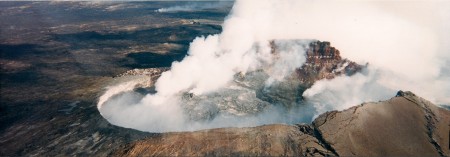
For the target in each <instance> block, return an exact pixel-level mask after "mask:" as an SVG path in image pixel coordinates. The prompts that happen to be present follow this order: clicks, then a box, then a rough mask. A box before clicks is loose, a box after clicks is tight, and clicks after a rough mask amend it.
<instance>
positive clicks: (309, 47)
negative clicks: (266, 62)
mask: <svg viewBox="0 0 450 157" xmlns="http://www.w3.org/2000/svg"><path fill="white" fill-rule="evenodd" d="M270 43H271V48H272V51H271V52H272V57H273V58H274V60H277V59H278V58H277V57H278V56H279V53H280V52H281V51H284V49H285V48H284V47H285V46H286V44H289V45H291V46H292V45H295V46H304V47H305V49H306V50H305V51H306V53H305V58H306V62H305V64H304V65H303V66H301V67H299V68H297V69H296V70H294V71H292V73H291V74H287V76H286V78H285V79H283V80H281V81H275V82H274V83H272V84H271V85H270V86H268V85H266V84H267V80H268V79H269V77H270V76H269V73H270V72H271V68H270V66H269V67H266V68H262V69H259V70H255V71H249V72H246V73H242V72H241V73H237V74H236V75H235V77H234V80H233V81H232V82H230V83H229V85H227V86H225V87H223V88H221V89H220V90H218V91H215V92H211V93H208V94H203V95H195V94H193V93H189V92H186V93H184V96H183V97H182V104H183V105H182V107H183V109H184V111H185V112H186V114H187V115H188V116H189V117H190V119H191V120H192V121H209V120H214V119H217V118H218V117H223V116H227V117H228V116H233V117H242V118H245V117H246V116H252V115H258V114H260V113H262V112H271V111H270V110H272V109H273V108H274V106H275V108H281V109H285V110H293V108H295V109H296V110H306V109H304V108H302V107H304V106H305V105H304V104H303V102H302V101H303V98H302V94H303V92H304V91H305V90H306V89H308V88H310V87H311V86H312V84H313V83H314V82H316V81H318V80H321V79H332V78H334V77H336V76H339V75H348V76H349V75H352V74H354V73H356V72H358V71H361V69H362V68H363V66H361V65H359V64H356V63H355V62H351V61H349V60H347V59H342V57H341V56H340V53H339V50H337V49H336V48H334V47H332V46H331V44H330V42H326V41H324V42H322V41H309V40H274V41H271V42H270ZM299 53H300V52H299ZM166 70H168V68H148V69H134V70H129V71H127V72H125V73H123V74H120V75H119V78H120V77H127V76H144V77H146V78H147V79H148V80H149V81H147V82H142V83H139V84H138V85H137V87H136V89H138V88H139V89H140V90H134V91H130V92H131V93H135V92H140V93H143V92H144V93H143V94H145V91H147V93H152V92H155V91H154V90H153V83H154V82H156V80H157V78H158V77H159V76H160V75H161V73H162V72H164V71H166ZM142 85H144V86H142ZM143 88H144V89H143ZM145 88H146V89H145ZM105 102H106V101H105ZM100 105H102V104H100ZM102 106H103V105H102ZM106 107H108V105H106ZM101 112H102V113H103V114H105V115H107V117H108V116H113V115H114V114H113V113H109V111H108V110H101ZM107 112H108V113H107ZM303 115H304V116H305V117H306V114H303ZM294 119H302V117H301V116H298V117H296V118H294ZM276 121H278V122H282V123H291V122H287V121H284V120H282V119H279V120H276ZM308 121H309V120H308Z"/></svg>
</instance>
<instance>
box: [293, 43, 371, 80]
mask: <svg viewBox="0 0 450 157" xmlns="http://www.w3.org/2000/svg"><path fill="white" fill-rule="evenodd" d="M306 58H307V59H306V63H305V64H304V65H303V66H302V67H300V68H299V69H297V71H296V72H297V75H298V78H299V79H300V80H301V81H302V82H303V83H305V84H307V85H309V86H310V85H312V84H313V83H314V82H315V81H317V80H321V79H332V78H334V77H336V76H338V75H342V74H344V75H353V74H354V73H356V72H358V71H360V70H361V69H362V66H361V65H358V64H356V63H355V62H352V61H349V60H347V59H342V57H341V55H340V53H339V50H338V49H336V48H334V47H332V46H331V44H330V42H327V41H323V42H321V41H315V42H311V43H310V44H309V47H308V49H307V51H306Z"/></svg>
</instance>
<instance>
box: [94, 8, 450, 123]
mask: <svg viewBox="0 0 450 157" xmlns="http://www.w3.org/2000/svg"><path fill="white" fill-rule="evenodd" d="M449 23H450V2H448V1H337V0H336V1H331V0H329V1H325V0H318V1H310V0H298V1H294V0H278V1H273V0H238V1H236V2H235V4H234V6H233V9H232V11H231V13H230V15H229V16H228V17H227V18H226V20H225V21H224V24H223V32H222V33H221V34H218V35H210V36H207V37H199V38H197V39H195V40H194V41H193V42H192V43H191V45H190V48H189V52H188V56H186V58H184V59H183V60H182V61H181V62H174V63H173V64H172V67H171V70H170V71H168V72H165V73H163V74H162V76H161V77H160V78H159V79H158V81H157V83H156V91H157V92H156V94H149V95H145V96H136V95H134V94H130V93H128V94H122V95H116V96H113V97H111V98H110V99H109V100H108V101H107V102H106V105H108V106H114V107H113V109H114V110H115V111H105V110H108V109H106V107H102V109H101V110H100V112H102V115H104V116H105V113H108V116H109V117H108V116H105V117H106V118H107V119H108V120H109V121H110V122H111V123H113V124H116V125H121V126H125V127H132V128H136V129H140V130H146V131H157V132H159V131H181V130H196V129H203V128H211V127H225V126H252V125H259V124H267V123H272V122H280V119H281V118H280V116H278V115H281V114H283V113H280V112H277V111H278V110H279V109H274V110H269V111H274V112H267V113H265V114H260V115H258V116H255V117H251V118H249V119H247V120H243V119H235V118H226V117H225V118H224V117H222V118H217V119H214V120H212V121H210V122H205V123H200V122H199V124H193V123H186V122H187V121H186V117H185V115H183V113H182V111H181V109H180V105H182V104H180V98H181V95H182V93H184V92H189V93H194V94H195V95H207V94H209V93H212V92H214V91H217V90H219V89H221V88H224V87H226V86H227V85H229V83H230V81H231V80H232V79H233V76H234V75H235V74H236V73H239V72H243V73H245V72H248V71H253V70H256V69H260V68H262V67H267V66H269V67H271V68H272V70H268V71H269V72H268V74H269V75H270V76H269V79H268V80H267V82H266V83H267V85H270V84H271V83H272V82H273V81H279V80H282V79H284V78H285V77H286V76H287V75H289V73H291V72H292V71H293V70H294V69H295V68H298V67H299V66H301V65H302V64H303V63H304V60H305V59H304V49H303V48H301V47H297V48H296V47H295V46H294V45H295V44H294V45H292V44H287V45H285V46H286V47H285V48H282V49H281V50H284V51H282V53H281V54H280V55H279V57H280V58H278V59H274V58H273V57H271V56H272V54H271V52H270V45H269V43H268V41H269V40H272V39H320V40H326V41H331V43H332V45H333V46H334V47H336V48H338V49H339V50H340V51H341V55H342V56H343V57H346V58H349V59H350V60H352V61H356V62H358V63H362V64H364V63H366V62H368V63H369V67H368V68H367V69H366V71H364V72H363V73H361V74H356V75H354V76H351V77H348V76H341V77H338V78H335V79H333V80H323V81H319V82H316V83H315V84H314V85H313V87H311V88H310V89H308V90H307V91H305V93H304V95H303V96H304V97H305V98H306V101H307V103H308V104H310V106H311V107H313V108H314V109H311V108H308V107H304V108H302V109H295V110H292V111H296V112H295V113H292V114H293V115H295V116H298V117H302V114H304V115H310V116H312V114H315V115H316V116H317V115H318V114H320V113H323V112H325V111H329V110H334V109H338V110H342V109H345V108H347V107H350V106H352V105H358V104H360V103H362V102H366V101H377V100H384V99H387V98H390V97H392V96H394V95H395V92H396V91H398V90H410V91H412V92H414V93H416V94H418V95H420V96H423V97H424V98H426V99H429V100H430V101H432V102H435V103H449V102H450V77H449V73H450V71H449V68H448V65H449V63H450V62H449V61H450V57H449V56H450V55H449V53H450V51H449V50H450V48H449V45H450V44H449V43H450V42H449V37H450V32H449V30H448V28H450V27H449V26H450V25H449ZM290 48H292V49H293V50H290ZM140 97H142V99H141V98H140ZM135 100H139V101H135ZM133 101H134V102H133ZM99 105H102V104H100V103H99ZM311 110H315V111H314V112H313V111H311ZM292 111H290V112H292ZM311 113H312V114H311ZM281 117H283V116H281ZM293 119H294V120H293V121H292V123H296V122H301V120H304V119H308V118H304V117H302V118H298V119H297V118H293ZM300 119H301V120H300ZM309 120H310V119H309ZM282 122H287V123H289V122H291V121H282Z"/></svg>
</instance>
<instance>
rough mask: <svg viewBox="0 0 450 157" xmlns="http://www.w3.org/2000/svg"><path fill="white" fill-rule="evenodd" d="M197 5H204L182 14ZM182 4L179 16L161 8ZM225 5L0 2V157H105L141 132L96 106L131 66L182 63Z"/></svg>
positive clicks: (215, 28)
mask: <svg viewBox="0 0 450 157" xmlns="http://www.w3.org/2000/svg"><path fill="white" fill-rule="evenodd" d="M196 3H203V4H204V3H207V4H208V6H209V7H205V8H196V10H195V11H193V10H189V9H186V8H189V7H191V6H197V4H196ZM173 6H188V7H185V9H184V10H181V11H172V12H171V11H170V10H169V11H168V12H158V9H161V8H170V7H173ZM231 6H232V2H126V3H124V2H0V55H1V56H0V65H1V69H0V70H1V71H0V124H1V125H0V145H2V147H1V148H0V154H1V156H4V155H7V156H8V155H13V156H15V155H26V154H27V155H31V154H34V155H43V154H46V155H54V154H66V155H77V154H78V155H86V154H107V153H109V152H110V151H111V150H113V149H114V148H115V147H117V146H119V145H121V144H123V143H125V142H127V141H132V140H135V139H139V138H141V137H144V136H149V135H151V134H149V133H142V132H138V131H135V130H131V129H122V128H119V127H116V126H113V125H111V124H109V123H108V122H107V121H106V120H105V119H104V118H103V117H101V115H100V114H99V112H98V110H97V106H96V105H97V101H98V98H99V96H100V95H101V94H102V92H103V91H104V89H103V88H104V87H106V86H107V85H109V84H114V83H113V82H114V81H115V78H113V77H114V76H117V75H119V74H121V73H124V72H125V71H127V70H130V69H134V68H152V67H167V66H170V64H171V63H172V61H175V60H181V59H182V58H183V57H184V56H185V55H186V52H187V48H188V44H189V43H190V42H191V41H192V40H193V39H194V38H195V37H197V36H202V35H209V34H217V33H220V31H221V26H220V24H221V23H222V22H223V20H224V18H225V16H226V15H227V14H228V12H229V10H230V9H231Z"/></svg>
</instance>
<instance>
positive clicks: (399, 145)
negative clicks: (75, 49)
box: [115, 92, 450, 156]
mask: <svg viewBox="0 0 450 157" xmlns="http://www.w3.org/2000/svg"><path fill="white" fill-rule="evenodd" d="M449 124H450V111H448V110H445V109H442V108H439V107H436V106H435V105H433V104H431V103H430V102H428V101H426V100H424V99H422V98H420V97H418V96H415V95H414V94H412V93H410V92H399V94H398V95H397V96H396V97H393V98H391V99H389V100H386V101H382V102H377V103H366V104H362V105H358V106H355V107H352V108H350V109H347V110H344V111H331V112H327V113H324V114H322V115H320V116H319V117H318V118H317V119H316V120H314V122H313V124H312V126H310V125H304V124H300V125H280V124H274V125H266V126H259V127H252V128H221V129H212V130H203V131H196V132H179V133H162V134H157V135H154V136H152V137H148V138H146V139H143V140H140V141H137V142H133V143H130V144H129V145H127V146H123V147H121V148H120V149H119V150H117V152H116V154H115V155H118V156H175V155H178V156H206V155H217V156H224V155H251V156H260V155H261V156H281V155H288V156H449V155H450V151H449V149H448V148H447V147H448V146H449V132H448V131H449V130H450V128H449Z"/></svg>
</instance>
